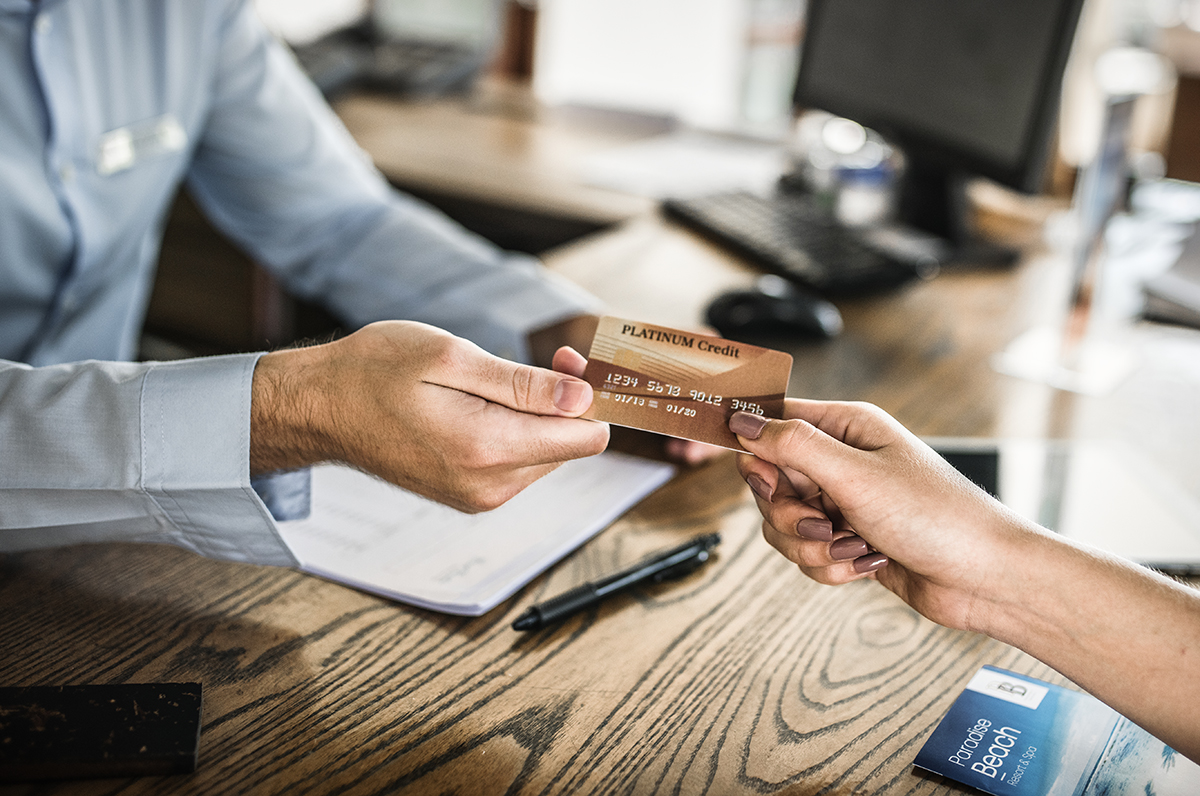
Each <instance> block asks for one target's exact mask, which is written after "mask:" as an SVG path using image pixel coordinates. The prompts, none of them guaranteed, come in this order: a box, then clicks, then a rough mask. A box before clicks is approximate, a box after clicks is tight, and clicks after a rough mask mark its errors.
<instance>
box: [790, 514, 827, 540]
mask: <svg viewBox="0 0 1200 796" xmlns="http://www.w3.org/2000/svg"><path fill="white" fill-rule="evenodd" d="M796 533H798V534H799V535H800V536H803V537H804V538H805V539H816V540H817V541H818V542H828V541H830V540H831V539H833V523H832V522H830V521H829V520H827V519H825V518H824V517H805V518H804V519H802V520H800V522H798V523H796Z"/></svg>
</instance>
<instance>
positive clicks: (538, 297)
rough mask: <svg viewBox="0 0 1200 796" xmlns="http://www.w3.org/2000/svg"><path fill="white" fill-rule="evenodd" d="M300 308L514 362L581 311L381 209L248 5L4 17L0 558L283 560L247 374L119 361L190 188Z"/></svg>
mask: <svg viewBox="0 0 1200 796" xmlns="http://www.w3.org/2000/svg"><path fill="white" fill-rule="evenodd" d="M183 181H186V182H187V185H188V188H189V190H190V192H191V193H192V195H193V196H194V197H195V199H196V200H197V201H198V203H199V204H200V205H201V206H202V207H203V208H204V210H205V211H206V213H207V214H208V215H209V217H210V218H211V219H212V220H213V222H214V223H215V224H216V225H217V226H218V227H219V228H220V229H222V230H223V231H224V232H225V233H226V234H227V235H229V236H230V237H231V238H232V239H233V240H235V241H237V242H238V243H239V244H240V245H241V246H242V247H243V248H244V249H245V250H246V251H247V252H249V253H250V254H251V255H252V256H254V257H255V258H256V259H257V260H258V261H259V262H261V263H263V264H264V265H266V266H267V267H269V268H270V269H272V270H273V271H274V272H275V273H276V274H277V275H278V276H279V277H280V278H281V279H282V280H283V281H284V283H285V284H286V285H287V286H288V288H289V289H290V290H291V291H292V292H294V293H295V294H297V295H300V296H303V297H305V298H309V299H312V300H316V301H320V302H321V303H323V304H325V306H327V307H329V308H330V309H331V310H332V311H333V312H335V313H336V314H338V315H339V316H340V317H341V318H342V319H343V320H344V321H345V322H347V323H348V324H350V325H352V326H358V325H362V324H365V323H369V322H371V321H375V320H381V319H386V318H408V319H413V320H420V321H424V322H427V323H431V324H434V325H437V326H440V327H442V328H445V329H448V330H450V331H452V332H454V333H456V334H459V335H462V336H464V337H468V338H470V339H472V340H474V341H475V342H477V343H479V344H480V345H481V346H483V347H484V348H486V349H488V350H490V351H492V352H494V353H497V354H499V355H501V356H506V357H510V358H514V359H527V358H528V352H527V350H526V338H527V334H528V332H529V331H531V330H533V329H537V328H539V327H542V326H546V325H549V324H551V323H554V322H555V321H558V320H561V319H564V318H567V317H570V316H572V315H576V314H579V313H580V312H587V311H595V309H596V302H595V300H594V299H593V298H592V297H590V296H588V295H587V294H585V293H584V292H583V291H581V290H579V289H578V288H576V287H575V286H573V285H570V284H568V283H566V282H565V281H563V280H559V279H555V278H554V277H553V275H551V274H549V273H548V272H546V271H545V270H544V269H542V268H541V267H540V266H539V265H538V264H537V263H536V262H534V261H533V260H531V259H529V258H522V257H515V256H509V255H505V254H504V253H502V252H500V251H498V250H497V249H496V248H495V247H493V246H491V245H490V244H488V243H486V242H485V241H483V240H481V239H479V238H476V237H473V236H471V235H469V234H467V233H465V232H464V231H463V230H461V229H460V228H458V227H457V226H456V225H454V224H453V223H451V222H449V221H448V220H446V219H445V218H443V217H442V216H440V215H439V214H437V213H436V212H434V211H432V210H429V209H428V208H426V207H425V206H423V205H421V204H419V203H417V202H416V201H414V200H411V199H409V198H407V197H404V196H402V195H399V194H397V193H395V192H394V191H392V190H391V189H390V188H389V187H388V185H387V184H386V182H385V181H384V180H383V179H382V178H381V176H380V175H379V174H378V173H377V172H376V170H375V169H374V168H373V167H372V166H371V164H370V163H369V161H368V159H367V157H366V156H365V155H364V153H362V152H361V150H359V149H358V147H357V146H356V145H355V144H354V142H353V140H352V139H351V138H350V137H349V135H348V134H347V133H346V131H345V129H344V128H343V127H342V125H341V124H340V123H339V121H338V120H337V118H336V117H335V116H334V115H333V113H332V112H331V111H330V110H329V108H328V107H327V106H326V105H325V104H324V102H323V101H322V100H321V98H320V96H319V94H318V93H317V92H316V91H315V89H314V88H313V87H312V86H311V84H310V83H309V82H308V81H307V79H306V78H304V76H303V75H302V74H301V73H300V71H299V70H298V68H297V67H296V65H295V63H294V60H293V59H292V57H291V56H290V54H289V53H287V52H286V50H285V49H284V48H283V47H282V46H280V45H279V44H278V43H277V42H275V41H274V40H273V39H272V37H271V36H270V35H269V34H268V33H266V32H265V30H264V29H263V28H262V26H261V24H260V23H259V22H258V20H257V18H256V17H255V14H254V12H253V9H252V8H251V7H250V6H249V5H248V4H247V3H246V2H243V1H242V0H42V2H40V3H39V2H34V1H33V0H0V550H19V549H26V548H31V547H44V546H50V545H58V544H69V543H74V542H84V541H111V540H136V541H151V542H155V541H156V542H169V543H173V544H178V545H181V546H183V547H186V548H189V549H192V550H195V551H197V552H200V553H203V554H205V555H209V556H213V557H217V558H224V559H232V560H245V561H254V562H259V563H270V564H292V563H294V560H293V558H292V555H291V553H290V551H289V550H288V549H287V547H286V545H284V544H283V542H282V541H281V539H280V538H279V535H278V532H277V529H276V526H275V523H274V520H273V519H272V517H271V514H270V512H269V511H268V510H267V509H266V507H265V505H264V504H263V502H262V500H261V499H260V498H259V497H258V495H257V494H256V493H255V492H254V490H253V489H252V488H251V486H250V481H249V465H248V462H249V430H250V382H251V377H252V375H253V370H254V364H255V362H256V361H257V355H254V354H247V355H238V356H228V357H214V358H206V359H198V360H186V361H182V362H173V363H130V362H127V361H126V360H130V359H132V358H134V356H135V354H136V343H137V338H138V334H139V330H140V327H141V324H142V320H143V316H144V313H145V308H146V302H147V299H148V295H149V292H150V288H151V285H152V283H153V276H154V264H155V261H156V259H157V255H158V249H159V245H160V242H161V237H162V230H163V225H164V222H165V216H166V213H167V211H168V209H169V205H170V202H171V200H172V199H173V197H174V195H175V193H176V191H177V189H178V187H179V185H180V183H181V182H183Z"/></svg>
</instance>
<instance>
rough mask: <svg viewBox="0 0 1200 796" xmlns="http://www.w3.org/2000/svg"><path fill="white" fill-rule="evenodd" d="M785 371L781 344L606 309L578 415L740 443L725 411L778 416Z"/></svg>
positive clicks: (787, 363) (727, 444)
mask: <svg viewBox="0 0 1200 796" xmlns="http://www.w3.org/2000/svg"><path fill="white" fill-rule="evenodd" d="M791 372H792V357H791V355H790V354H785V353H783V352H782V351H772V350H771V349H769V348H759V347H758V346H752V345H748V344H746V343H738V342H734V341H733V340H726V339H724V338H721V337H710V336H708V335H705V334H697V333H696V332H682V331H679V330H678V329H668V328H666V327H665V326H655V325H653V324H649V323H641V322H640V321H627V320H623V319H621V318H612V317H607V316H606V317H604V318H601V319H600V325H599V326H598V327H597V329H596V336H595V338H594V339H593V340H592V348H591V351H590V352H589V353H588V364H587V370H585V371H584V374H583V378H584V379H585V380H587V382H588V383H589V384H591V385H592V389H593V390H594V392H595V396H594V398H593V400H592V406H591V408H590V409H588V411H587V412H585V413H584V415H583V416H584V417H586V418H589V419H591V420H603V421H605V422H608V423H616V424H617V425H618V426H629V427H630V428H640V429H643V430H645V431H654V432H657V433H659V434H666V435H668V436H672V437H682V438H683V439H692V440H697V441H699V442H707V443H710V444H712V445H719V446H721V447H723V448H732V449H733V450H738V451H741V450H745V448H743V447H742V446H741V445H739V444H738V441H737V437H736V436H735V435H734V434H733V432H732V431H730V430H729V425H728V424H729V418H730V416H731V415H732V414H733V413H734V412H736V411H738V410H744V411H747V412H754V413H756V414H760V415H765V416H766V417H773V418H780V417H782V416H783V398H784V396H785V395H786V394H787V384H788V377H789V376H790V375H791Z"/></svg>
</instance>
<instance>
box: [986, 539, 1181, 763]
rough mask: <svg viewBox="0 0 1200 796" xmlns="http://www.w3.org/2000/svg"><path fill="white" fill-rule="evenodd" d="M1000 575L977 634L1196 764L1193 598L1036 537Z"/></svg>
mask: <svg viewBox="0 0 1200 796" xmlns="http://www.w3.org/2000/svg"><path fill="white" fill-rule="evenodd" d="M1002 575H1003V576H1002V577H1000V578H998V579H997V580H996V581H995V586H996V589H995V591H994V592H993V595H992V597H991V598H990V599H989V600H987V601H985V602H984V603H982V604H980V605H979V606H978V610H977V611H975V612H974V616H975V618H976V620H977V622H978V625H979V626H978V627H976V628H975V629H977V630H979V631H981V632H984V633H987V634H988V635H990V636H992V637H994V638H997V639H999V640H1001V641H1005V642H1007V643H1009V644H1012V645H1013V646H1015V647H1018V648H1020V649H1022V650H1024V651H1025V652H1027V653H1029V654H1030V655H1033V656H1034V657H1036V658H1038V659H1039V660H1041V661H1043V662H1045V663H1047V664H1049V665H1050V666H1052V667H1054V668H1055V669H1056V670H1058V671H1059V672H1061V673H1062V674H1063V675H1065V676H1066V677H1068V678H1070V679H1071V680H1072V681H1073V682H1075V683H1076V684H1078V685H1079V686H1080V687H1082V688H1084V689H1086V690H1087V691H1089V692H1090V693H1092V694H1094V695H1095V696H1096V697H1098V698H1099V699H1101V700H1103V701H1104V702H1106V703H1108V704H1109V705H1110V706H1112V707H1113V708H1114V709H1116V710H1117V711H1119V712H1120V713H1122V714H1124V715H1125V716H1127V717H1129V718H1130V719H1132V720H1133V721H1135V722H1136V723H1137V724H1139V725H1140V726H1142V727H1143V728H1144V729H1146V730H1147V731H1148V732H1150V733H1151V734H1153V735H1154V736H1156V737H1158V738H1159V739H1161V740H1162V741H1164V742H1165V743H1167V744H1169V745H1170V746H1172V747H1173V748H1174V749H1176V750H1177V751H1179V752H1181V753H1183V754H1184V755H1186V756H1188V757H1189V758H1191V759H1192V760H1196V761H1200V592H1197V591H1195V590H1193V589H1191V588H1189V587H1187V586H1183V585H1181V584H1179V583H1176V582H1174V581H1172V580H1170V579H1169V578H1166V577H1164V576H1162V575H1160V574H1157V573H1154V572H1151V571H1149V570H1147V569H1145V568H1144V567H1139V566H1137V565H1135V564H1132V563H1130V562H1128V561H1125V560H1123V559H1120V558H1117V557H1115V556H1111V555H1107V554H1104V553H1100V552H1097V551H1094V550H1091V549H1088V548H1083V547H1080V546H1078V545H1075V544H1074V543H1072V542H1069V541H1067V540H1064V539H1062V538H1061V537H1057V536H1055V535H1053V534H1050V533H1048V532H1045V531H1040V530H1039V531H1032V532H1031V533H1030V534H1029V535H1028V536H1026V538H1025V539H1024V540H1023V541H1022V542H1021V543H1020V549H1018V551H1017V552H1016V554H1015V555H1014V556H1013V557H1012V559H1010V561H1009V564H1008V567H1007V570H1006V571H1005V572H1003V573H1002Z"/></svg>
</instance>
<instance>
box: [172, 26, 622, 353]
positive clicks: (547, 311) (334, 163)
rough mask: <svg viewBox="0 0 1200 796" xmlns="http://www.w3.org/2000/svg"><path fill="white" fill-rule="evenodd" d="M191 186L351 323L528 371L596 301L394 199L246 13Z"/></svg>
mask: <svg viewBox="0 0 1200 796" xmlns="http://www.w3.org/2000/svg"><path fill="white" fill-rule="evenodd" d="M220 46H221V53H220V57H219V59H218V61H219V66H218V70H217V74H216V76H215V82H214V85H213V87H212V92H213V102H212V107H211V112H210V115H209V118H208V119H207V121H206V123H205V126H204V130H203V134H202V138H201V140H200V141H199V143H198V146H197V150H196V155H195V158H194V161H193V166H192V168H191V171H190V173H189V177H188V181H189V186H190V188H191V190H192V193H193V195H194V196H195V197H196V199H197V201H198V202H199V203H200V204H201V205H202V206H203V207H204V209H205V211H206V212H207V213H208V215H209V217H210V218H211V219H212V220H213V222H214V223H215V224H216V225H217V226H218V227H219V228H221V229H222V230H223V231H224V232H225V233H226V234H228V235H229V236H230V237H231V238H233V239H234V240H235V241H237V242H238V243H239V244H240V245H241V246H243V247H244V248H245V249H246V250H247V251H248V252H249V253H250V254H251V255H252V256H253V257H255V258H256V259H257V260H258V261H260V262H261V263H263V264H264V265H266V266H267V267H268V268H270V269H272V270H273V271H274V272H275V273H276V274H278V275H279V276H280V277H281V279H282V280H283V281H284V283H285V284H286V285H287V286H288V288H289V290H291V291H292V292H294V293H295V294H296V295H299V296H301V297H303V298H306V299H309V300H312V301H316V302H319V303H321V304H323V305H324V306H326V307H327V308H329V309H330V310H331V311H333V312H334V313H335V314H337V315H338V316H339V317H341V318H342V320H344V321H345V322H347V323H348V324H350V325H352V326H355V327H357V326H361V325H363V324H366V323H369V322H371V321H376V320H384V319H393V318H404V319H410V320H419V321H423V322H426V323H430V324H433V325H435V326H439V327H441V328H443V329H446V330H448V331H450V332H453V333H454V334H457V335H460V336H462V337H466V338H468V339H471V340H473V341H474V342H475V343H477V344H479V345H480V346H482V347H483V348H485V349H487V350H489V351H491V352H493V353H495V354H498V355H501V356H505V357H508V358H511V359H519V360H525V361H528V358H529V357H528V351H527V343H526V337H527V335H528V333H529V332H530V331H533V330H535V329H539V328H542V327H545V326H548V325H550V324H552V323H555V322H557V321H560V320H564V319H566V318H569V317H572V316H575V315H579V314H581V313H585V312H596V311H598V309H599V302H598V301H597V300H596V299H595V298H594V297H592V296H591V295H590V294H588V293H586V292H585V291H583V290H582V289H580V288H578V287H577V286H575V285H573V284H571V283H569V282H568V281H567V280H565V279H562V278H559V277H556V276H555V275H553V274H552V273H550V272H549V271H547V270H546V269H545V268H543V267H542V266H541V264H540V263H538V262H537V261H536V260H534V259H533V258H530V257H525V256H521V255H511V254H506V253H505V252H502V251H500V250H499V249H497V248H496V247H495V246H493V245H492V244H490V243H488V242H487V241H485V240H483V239H482V238H479V237H478V236H475V235H472V234H470V233H468V232H466V231H465V230H463V229H462V228H461V227H459V226H458V225H457V224H454V223H453V222H451V221H450V220H449V219H447V218H446V217H444V216H442V215H441V214H440V213H439V212H437V211H436V210H434V209H432V208H430V207H428V206H426V205H424V204H423V203H420V202H418V201H417V200H415V199H413V198H411V197H407V196H404V195H402V194H399V193H398V192H396V191H394V190H393V189H392V188H391V187H390V186H389V185H388V184H387V182H386V181H385V180H384V179H383V177H382V176H381V175H380V174H379V173H378V171H377V170H376V169H375V168H374V167H373V166H372V165H371V163H370V161H369V158H368V156H367V155H366V154H365V153H364V152H363V151H362V150H361V149H360V148H359V147H358V146H357V144H356V143H355V142H354V140H353V139H352V138H351V137H350V135H349V133H348V132H347V131H346V129H345V128H344V126H343V125H342V124H341V122H340V121H339V120H338V119H337V117H336V116H335V115H334V113H333V112H332V110H330V108H329V107H328V105H326V104H325V102H324V100H323V99H322V98H321V96H320V94H319V93H318V92H317V90H316V89H315V88H314V87H313V85H312V84H311V82H310V81H309V80H308V79H307V78H306V77H305V76H304V75H303V74H302V73H301V71H300V69H299V67H298V66H297V64H296V62H295V60H294V58H293V57H292V56H291V54H290V53H288V52H287V51H286V49H285V48H283V46H282V45H280V44H279V43H278V42H277V41H275V40H274V38H273V37H272V36H271V35H270V34H269V33H267V32H266V30H265V29H264V28H263V26H262V25H261V24H260V23H259V21H258V20H257V18H256V16H255V14H254V12H253V10H252V8H251V7H250V6H249V5H248V4H242V3H238V4H236V5H235V6H234V7H233V8H232V9H231V11H230V16H229V18H228V19H227V20H226V21H225V24H224V27H223V30H222V35H221V43H220Z"/></svg>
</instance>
